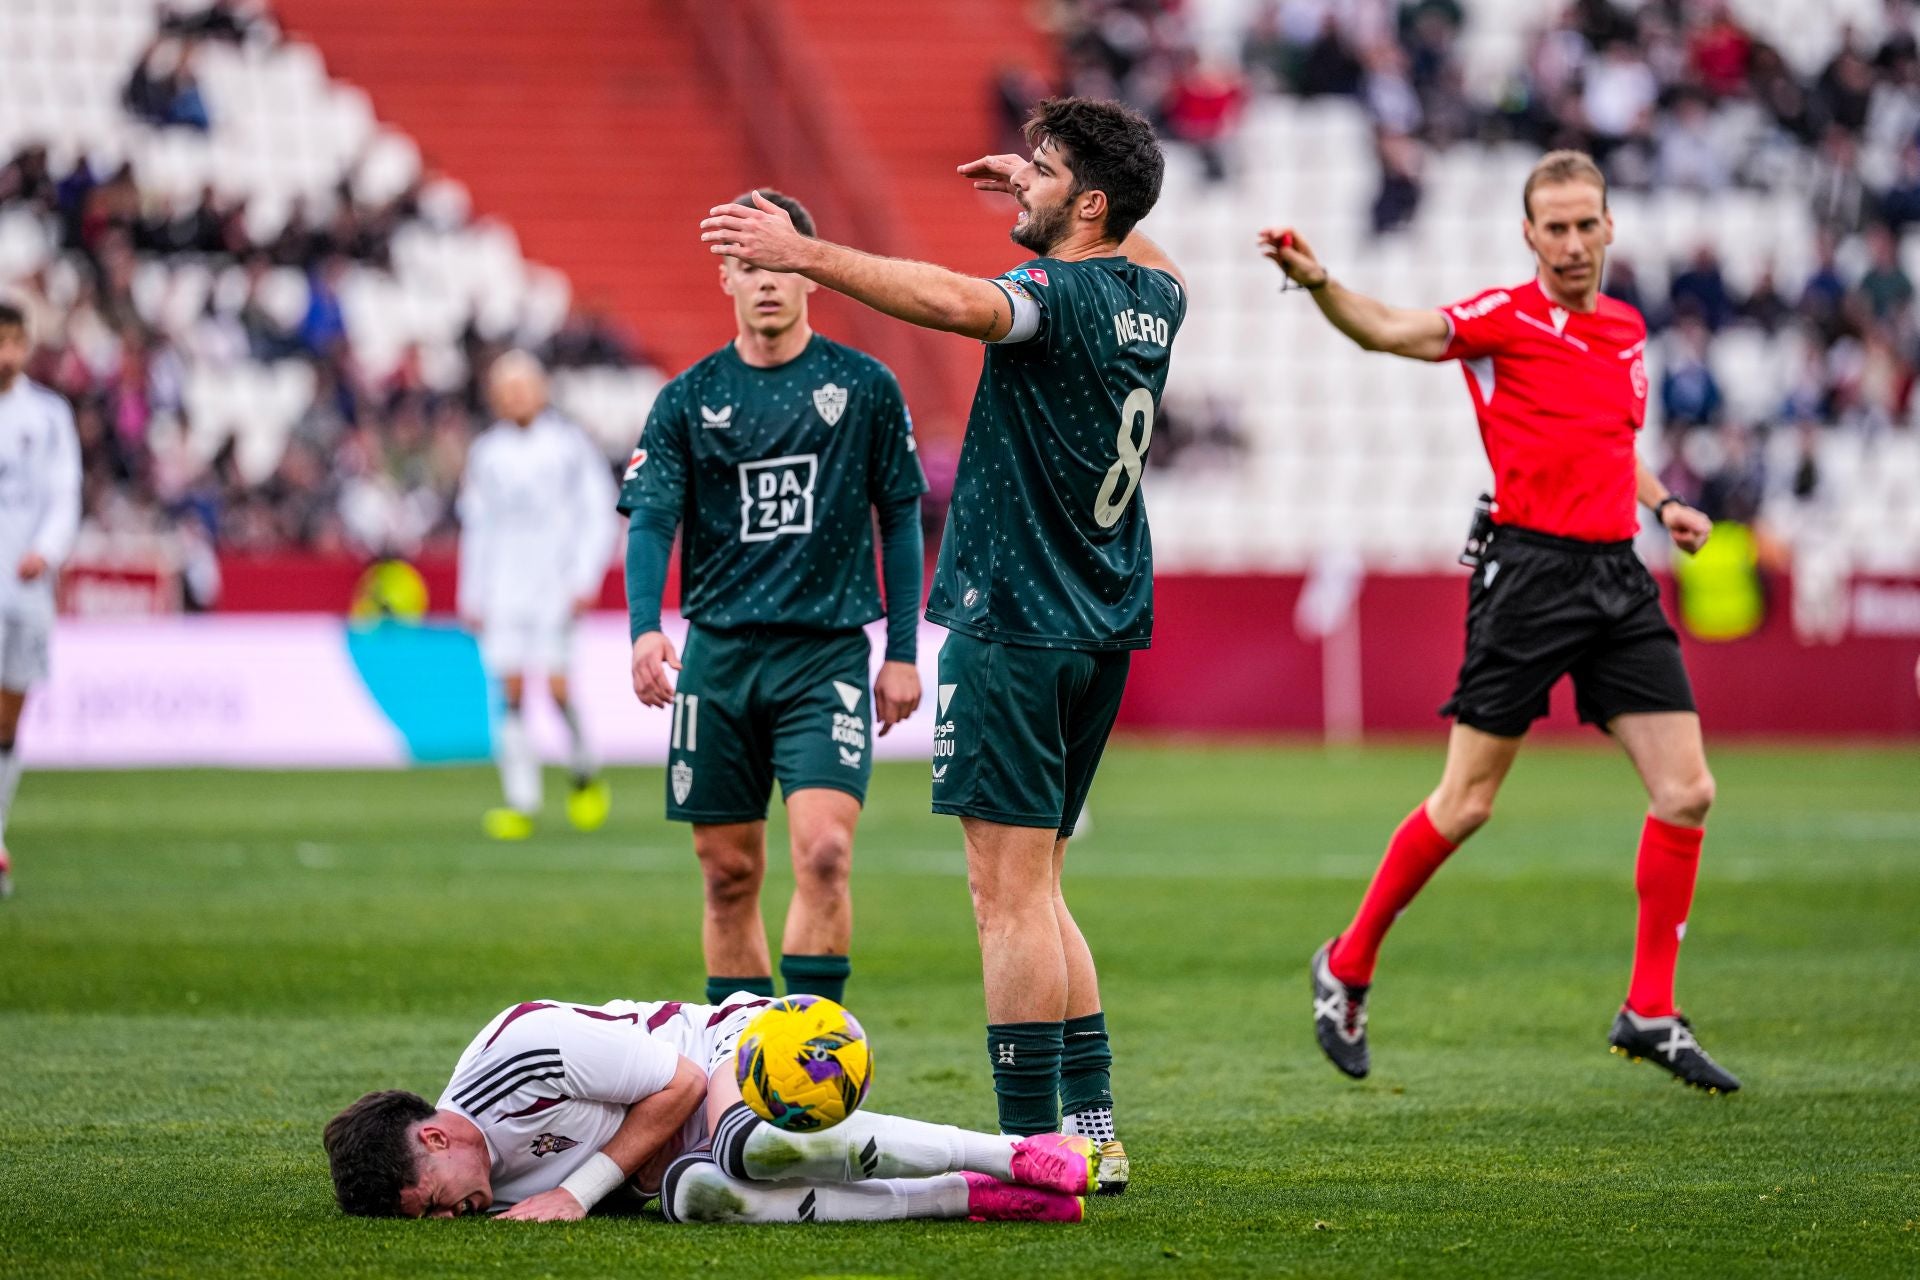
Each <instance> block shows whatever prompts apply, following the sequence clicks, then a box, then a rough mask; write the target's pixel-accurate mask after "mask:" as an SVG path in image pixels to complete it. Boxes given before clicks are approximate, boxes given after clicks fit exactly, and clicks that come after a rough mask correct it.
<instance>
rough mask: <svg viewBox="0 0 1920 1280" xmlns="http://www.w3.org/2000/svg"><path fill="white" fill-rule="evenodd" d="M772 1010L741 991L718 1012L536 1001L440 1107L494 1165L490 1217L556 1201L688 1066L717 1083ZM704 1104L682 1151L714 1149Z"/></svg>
mask: <svg viewBox="0 0 1920 1280" xmlns="http://www.w3.org/2000/svg"><path fill="white" fill-rule="evenodd" d="M771 1003H772V1001H770V1000H768V999H766V998H764V997H761V996H755V995H751V994H749V993H747V992H744V991H743V992H738V993H736V994H735V995H732V996H729V997H728V999H727V1003H726V1004H724V1005H720V1006H714V1005H704V1004H683V1003H681V1002H680V1001H677V1000H669V1001H665V1002H662V1003H658V1004H640V1003H636V1002H634V1001H632V1000H615V1001H613V1002H611V1003H609V1004H602V1005H583V1004H574V1003H571V1002H568V1001H564V1000H529V1001H526V1002H524V1003H521V1004H517V1005H514V1006H513V1007H512V1008H510V1009H504V1010H502V1011H501V1012H500V1014H499V1015H498V1016H497V1017H495V1018H494V1019H493V1020H492V1021H490V1022H489V1023H487V1025H486V1027H485V1028H483V1029H482V1030H481V1032H480V1034H479V1035H477V1036H475V1037H474V1040H473V1043H472V1044H470V1045H468V1046H467V1051H466V1052H465V1053H463V1054H461V1055H460V1061H459V1063H458V1065H456V1066H455V1067H454V1069H453V1079H452V1080H450V1081H449V1082H448V1083H447V1087H446V1090H445V1091H444V1092H443V1093H442V1094H441V1095H440V1101H439V1103H438V1104H437V1105H438V1106H440V1107H441V1108H443V1109H445V1110H448V1111H455V1112H458V1113H459V1114H461V1115H463V1116H465V1117H466V1118H467V1119H469V1120H471V1121H472V1122H473V1123H474V1125H475V1126H476V1127H478V1128H479V1130H480V1132H481V1133H482V1134H483V1135H485V1137H486V1141H487V1155H488V1157H489V1158H490V1160H491V1161H492V1165H493V1208H494V1210H496V1211H498V1210H502V1209H507V1208H510V1207H512V1206H513V1205H514V1204H516V1203H518V1202H519V1201H521V1200H525V1199H526V1198H527V1197H529V1196H533V1195H537V1194H539V1193H540V1192H542V1191H550V1190H552V1189H553V1188H555V1187H557V1186H559V1185H560V1184H561V1183H562V1182H564V1181H565V1180H566V1178H567V1176H568V1175H569V1174H571V1173H572V1172H573V1171H574V1170H576V1169H578V1168H579V1167H580V1166H581V1165H583V1164H585V1163H586V1162H587V1160H588V1159H589V1158H591V1157H592V1156H593V1155H594V1153H596V1152H597V1151H599V1150H600V1148H601V1147H603V1146H605V1145H606V1144H607V1141H608V1140H609V1139H610V1138H612V1137H613V1134H614V1131H615V1130H617V1129H618V1128H619V1127H620V1123H621V1121H622V1120H624V1119H625V1118H626V1115H627V1109H628V1108H629V1107H631V1106H632V1105H633V1104H634V1103H636V1102H638V1101H640V1100H641V1099H642V1098H645V1097H647V1096H648V1095H650V1094H654V1093H658V1092H660V1091H661V1090H662V1089H665V1088H666V1087H667V1086H668V1085H669V1084H671V1083H672V1082H673V1076H674V1072H675V1071H676V1070H677V1069H678V1068H679V1065H680V1059H681V1058H689V1059H691V1060H692V1061H693V1062H694V1064H695V1065H696V1066H698V1067H700V1068H701V1069H702V1070H703V1071H706V1072H708V1073H711V1072H712V1070H713V1068H714V1067H715V1066H717V1065H719V1064H720V1063H723V1062H725V1061H726V1060H727V1058H728V1057H729V1056H730V1055H731V1054H732V1053H733V1049H734V1045H735V1043H736V1042H737V1041H738V1040H739V1038H740V1033H741V1032H742V1031H744V1030H745V1029H746V1026H747V1024H748V1023H749V1022H751V1021H752V1020H753V1017H754V1015H755V1014H757V1013H759V1011H760V1010H761V1009H763V1008H765V1007H766V1006H767V1005H768V1004H771ZM709 1136H710V1135H709V1134H708V1132H707V1116H706V1108H705V1107H704V1106H701V1107H697V1108H695V1110H694V1113H693V1116H692V1118H691V1119H689V1120H688V1121H687V1124H686V1126H685V1128H683V1129H682V1130H681V1132H680V1150H682V1151H692V1150H695V1149H697V1148H699V1147H701V1146H704V1145H705V1144H706V1143H707V1141H708V1139H709Z"/></svg>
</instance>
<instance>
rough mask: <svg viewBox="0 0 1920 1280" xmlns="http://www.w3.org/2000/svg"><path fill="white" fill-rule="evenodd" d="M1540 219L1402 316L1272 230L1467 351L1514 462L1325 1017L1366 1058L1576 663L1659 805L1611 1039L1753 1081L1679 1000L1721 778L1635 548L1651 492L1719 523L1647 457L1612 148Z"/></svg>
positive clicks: (1376, 313)
mask: <svg viewBox="0 0 1920 1280" xmlns="http://www.w3.org/2000/svg"><path fill="white" fill-rule="evenodd" d="M1522 202H1523V205H1524V208H1525V210H1526V219H1525V221H1524V222H1523V223H1522V226H1521V231H1522V234H1523V235H1524V236H1525V237H1526V241H1527V246H1528V247H1529V248H1530V249H1532V250H1533V255H1534V258H1535V260H1536V262H1537V263H1538V270H1537V272H1536V274H1535V276H1534V278H1533V279H1531V280H1528V281H1526V282H1525V283H1524V284H1516V285H1510V286H1508V287H1506V288H1503V289H1493V290H1489V291H1487V292H1485V293H1482V294H1480V295H1478V296H1476V297H1473V298H1469V299H1467V300H1466V301H1464V302H1461V303H1458V304H1456V305H1454V306H1450V307H1444V308H1441V309H1439V310H1403V309H1401V308H1398V307H1390V306H1387V305H1386V304H1384V303H1381V302H1377V301H1375V300H1374V299H1372V298H1367V297H1363V296H1361V295H1360V294H1357V293H1355V292H1353V291H1352V290H1350V289H1347V288H1344V287H1342V286H1341V285H1340V283H1339V282H1338V281H1336V280H1334V279H1333V278H1332V277H1331V276H1329V275H1328V274H1327V269H1326V268H1325V267H1324V266H1322V265H1321V264H1320V262H1319V260H1318V259H1316V258H1315V257H1314V254H1313V250H1312V249H1310V248H1309V247H1308V246H1307V243H1306V241H1304V240H1303V239H1301V237H1300V235H1299V233H1298V232H1296V231H1294V230H1293V229H1292V228H1288V227H1275V228H1271V229H1269V230H1266V231H1263V232H1262V233H1261V235H1260V239H1261V242H1262V247H1263V251H1264V252H1265V253H1266V255H1267V256H1268V257H1269V258H1271V259H1272V260H1273V261H1274V262H1275V263H1276V264H1278V265H1279V267H1280V269H1281V270H1282V271H1284V272H1285V273H1286V274H1287V276H1288V277H1289V278H1290V279H1292V280H1293V281H1294V283H1296V284H1298V285H1300V286H1301V287H1303V288H1305V289H1306V290H1307V291H1308V292H1309V293H1311V294H1312V295H1313V300H1314V301H1315V302H1316V303H1318V304H1319V306H1320V311H1321V313H1322V314H1323V315H1325V316H1326V318H1327V319H1328V320H1329V321H1331V322H1332V324H1333V325H1334V327H1335V328H1337V329H1339V330H1340V331H1341V332H1342V333H1344V334H1346V335H1347V336H1348V337H1350V338H1352V339H1353V340H1354V341H1355V342H1357V343H1359V344H1360V345H1361V346H1362V347H1364V348H1366V349H1367V350H1369V351H1388V352H1391V353H1393V354H1394V355H1399V356H1407V357H1410V358H1412V359H1415V360H1458V361H1460V363H1461V366H1462V368H1463V369H1464V371H1465V373H1466V381H1467V390H1468V392H1469V393H1470V394H1471V395H1472V396H1473V406H1474V410H1475V411H1476V413H1477V414H1478V415H1479V419H1480V436H1481V439H1482V441H1483V442H1484V443H1485V445H1486V450H1487V458H1488V461H1490V462H1491V463H1492V464H1493V484H1494V503H1493V509H1492V513H1491V514H1492V522H1491V530H1490V532H1489V533H1488V534H1487V536H1486V537H1485V538H1484V540H1483V541H1484V545H1483V546H1482V548H1481V550H1480V553H1479V556H1478V563H1477V564H1476V565H1475V567H1474V573H1473V578H1472V581H1471V585H1470V587H1469V595H1468V603H1467V651H1466V659H1465V661H1463V662H1462V663H1461V666H1460V678H1459V683H1458V685H1457V686H1456V687H1455V689H1454V692H1453V697H1452V698H1451V699H1450V700H1449V701H1448V702H1447V704H1446V706H1445V707H1443V708H1442V709H1441V714H1442V715H1446V716H1451V717H1452V718H1453V722H1454V723H1453V732H1452V735H1451V737H1450V738H1449V739H1448V742H1447V763H1446V769H1445V771H1444V772H1443V773H1442V775H1441V778H1440V785H1439V786H1438V787H1436V788H1435V789H1434V791H1433V794H1432V795H1430V796H1428V797H1427V799H1426V802H1425V803H1423V804H1422V805H1420V806H1419V807H1418V808H1416V809H1415V810H1414V811H1413V812H1412V813H1411V814H1409V815H1408V816H1407V819H1406V821H1404V822H1402V823H1401V824H1400V828H1399V830H1397V831H1395V832H1394V833H1393V839H1392V842H1391V843H1389V844H1388V846H1387V853H1386V857H1385V858H1384V859H1383V860H1382V861H1381V863H1380V869H1379V870H1378V871H1376V872H1375V873H1374V877H1373V883H1372V884H1371V885H1370V886H1368V888H1367V893H1366V896H1365V897H1364V898H1363V899H1361V902H1360V909H1359V911H1358V913H1357V914H1356V915H1355V916H1354V918H1353V923H1351V924H1350V925H1348V926H1347V927H1346V929H1345V930H1344V931H1343V932H1342V933H1341V934H1340V935H1339V936H1338V937H1336V938H1335V939H1333V940H1332V941H1331V942H1329V943H1328V944H1327V945H1326V946H1324V947H1322V948H1321V949H1320V951H1319V952H1318V953H1317V954H1316V955H1315V956H1314V958H1313V994H1314V1032H1315V1034H1316V1036H1317V1037H1318V1038H1319V1041H1320V1047H1321V1049H1322V1050H1324V1051H1325V1052H1326V1055H1327V1057H1328V1058H1330V1059H1332V1061H1333V1064H1334V1065H1335V1066H1336V1067H1338V1068H1340V1070H1342V1071H1344V1072H1346V1073H1347V1074H1348V1075H1350V1076H1353V1077H1355V1078H1359V1077H1361V1076H1364V1075H1366V1074H1367V1070H1368V1067H1369V1065H1370V1060H1369V1056H1368V1052H1367V995H1368V990H1369V987H1370V985H1371V983H1372V981H1373V966H1374V959H1375V956H1376V955H1377V954H1378V952H1379V950H1380V943H1381V941H1382V939H1384V938H1385V937H1386V934H1387V930H1388V929H1389V928H1390V927H1392V924H1393V921H1394V918H1395V917H1396V916H1398V915H1399V914H1400V912H1401V911H1402V910H1404V909H1405V908H1406V906H1407V904H1408V903H1410V902H1411V901H1413V898H1414V895H1416V894H1417V893H1419V892H1420V889H1421V887H1422V886H1424V885H1425V884H1426V882H1427V880H1428V878H1429V877H1431V876H1432V875H1433V873H1434V872H1435V871H1436V870H1437V869H1438V868H1439V866H1440V864H1441V863H1442V862H1445V861H1446V859H1447V855H1449V854H1451V853H1452V852H1453V851H1454V850H1455V849H1456V848H1458V847H1459V846H1460V844H1461V843H1462V842H1463V841H1464V840H1466V838H1467V837H1468V836H1470V835H1472V834H1473V833H1474V832H1475V831H1477V830H1479V829H1480V827H1481V826H1482V825H1483V824H1484V823H1485V822H1486V821H1487V819H1488V817H1490V816H1491V815H1492V813H1493V800H1494V796H1495V795H1497V794H1498V793H1499V790H1500V783H1501V782H1502V780H1504V779H1505V778H1506V776H1507V770H1508V769H1509V768H1510V767H1511V766H1512V764H1513V759H1514V756H1516V755H1517V754H1518V753H1519V751H1520V743H1521V741H1522V739H1523V738H1524V737H1525V735H1526V732H1527V729H1528V727H1529V726H1530V725H1531V724H1532V723H1533V722H1534V721H1535V720H1537V719H1539V718H1540V717H1541V716H1544V715H1546V714H1547V694H1548V691H1549V690H1550V689H1551V688H1552V687H1553V685H1554V684H1555V683H1556V682H1557V681H1558V680H1559V679H1560V677H1561V676H1564V675H1571V676H1572V677H1573V687H1574V696H1575V704H1576V706H1577V707H1578V710H1579V713H1580V718H1581V720H1583V721H1585V722H1587V723H1589V724H1595V725H1599V726H1600V727H1601V728H1603V729H1604V730H1606V732H1608V733H1610V734H1612V735H1613V737H1614V739H1615V740H1616V741H1617V742H1619V743H1620V745H1621V746H1622V747H1624V748H1625V749H1626V752H1627V756H1628V758H1630V759H1631V760H1632V761H1633V766H1634V768H1635V769H1636V770H1638V771H1639V774H1640V779H1641V781H1642V782H1643V783H1644V784H1645V785H1646V788H1647V795H1648V797H1649V799H1650V801H1651V803H1650V804H1649V806H1648V813H1647V820H1646V826H1645V828H1644V829H1643V830H1642V832H1641V835H1640V855H1639V863H1638V866H1637V868H1636V871H1635V875H1634V884H1635V887H1636V889H1637V890H1638V892H1639V898H1640V922H1639V929H1638V934H1637V937H1636V942H1635V947H1634V958H1633V979H1632V983H1631V985H1630V986H1629V987H1628V990H1627V998H1626V1003H1625V1004H1624V1005H1623V1006H1622V1007H1621V1009H1620V1013H1619V1016H1618V1017H1616V1018H1615V1019H1614V1023H1613V1030H1612V1032H1611V1034H1610V1035H1609V1036H1608V1040H1609V1042H1610V1043H1611V1045H1612V1047H1613V1049H1614V1051H1615V1052H1618V1053H1624V1054H1626V1055H1627V1056H1629V1057H1632V1058H1634V1059H1642V1058H1644V1059H1646V1060H1647V1061H1649V1062H1653V1063H1656V1064H1658V1065H1659V1066H1661V1067H1664V1068H1665V1069H1666V1070H1668V1071H1670V1072H1672V1073H1673V1074H1674V1075H1676V1076H1678V1077H1679V1078H1680V1079H1682V1080H1684V1081H1686V1082H1687V1083H1688V1084H1690V1085H1694V1086H1697V1087H1699V1088H1702V1089H1706V1090H1709V1091H1712V1092H1719V1093H1731V1092H1733V1091H1734V1090H1735V1089H1738V1088H1739V1087H1740V1082H1739V1081H1738V1080H1736V1079H1735V1078H1734V1077H1733V1076H1732V1075H1730V1074H1729V1073H1728V1072H1726V1071H1725V1070H1724V1069H1722V1068H1721V1067H1720V1066H1719V1065H1718V1064H1717V1063H1715V1062H1714V1061H1713V1059H1712V1058H1710V1057H1708V1056H1707V1053H1706V1051H1705V1050H1704V1049H1702V1048H1701V1047H1700V1044H1699V1042H1698V1041H1697V1040H1696V1039H1695V1038H1694V1034H1693V1029H1692V1026H1691V1024H1690V1023H1689V1022H1688V1021H1687V1019H1686V1018H1685V1017H1683V1016H1681V1014H1680V1011H1679V1009H1678V1008H1676V1007H1675V1005H1674V1001H1673V970H1674V962H1675V960H1676V959H1677V958H1678V955H1679V951H1680V939H1681V938H1682V937H1683V936H1684V935H1685V933H1686V927H1687V910H1688V907H1689V905H1690V904H1691V903H1692V901H1693V885H1694V875H1695V872H1696V871H1697V870H1698V867H1699V861H1700V842H1701V837H1702V836H1704V835H1705V831H1704V829H1703V827H1704V824H1705V822H1706V818H1707V809H1708V807H1709V806H1711V805H1712V803H1713V775H1712V774H1710V773H1709V772H1708V771H1707V758H1706V750H1705V748H1704V746H1703V745H1702V743H1701V738H1700V717H1699V715H1698V714H1697V713H1696V712H1695V710H1694V704H1693V690H1692V687H1691V685H1690V684H1689V683H1688V681H1687V672H1686V667H1685V666H1684V665H1683V664H1682V662H1681V658H1680V642H1679V639H1678V638H1677V637H1676V636H1675V635H1674V632H1673V628H1672V627H1671V626H1669V625H1668V624H1667V620H1666V617H1665V616H1664V615H1663V614H1662V613H1661V610H1660V592H1659V588H1658V587H1657V586H1656V585H1655V583H1654V580H1653V577H1652V575H1651V574H1649V573H1648V572H1647V569H1646V566H1645V565H1643V564H1641V563H1640V559H1639V557H1637V556H1636V555H1634V553H1633V536H1634V534H1635V533H1636V532H1637V531H1638V529H1639V514H1638V512H1637V511H1636V510H1635V509H1634V503H1635V501H1636V500H1638V501H1639V502H1640V503H1643V504H1645V505H1646V506H1647V507H1648V508H1649V509H1650V510H1651V511H1653V513H1654V515H1655V518H1657V519H1658V520H1659V521H1660V523H1661V524H1662V525H1664V526H1665V527H1666V529H1667V531H1668V533H1669V534H1671V535H1672V537H1673V541H1674V543H1675V544H1676V545H1677V546H1679V547H1681V548H1682V549H1684V550H1687V551H1696V550H1698V549H1699V548H1700V546H1701V545H1702V544H1703V543H1705V542H1706V540H1707V534H1708V533H1709V532H1710V530H1711V528H1712V524H1711V522H1710V521H1709V520H1708V519H1707V517H1706V516H1704V515H1702V514H1701V513H1700V512H1698V511H1695V510H1694V509H1693V508H1691V507H1689V506H1687V505H1686V504H1685V503H1683V502H1681V501H1680V499H1678V498H1676V497H1674V496H1673V495H1672V494H1670V493H1668V492H1667V491H1666V489H1665V488H1664V487H1663V486H1662V485H1661V483H1660V481H1659V480H1658V479H1657V478H1656V477H1655V476H1654V475H1653V473H1652V472H1650V471H1648V470H1647V468H1646V467H1645V466H1643V465H1641V463H1640V461H1639V459H1638V456H1637V455H1636V454H1635V452H1634V436H1635V433H1636V432H1637V431H1638V430H1639V429H1640V426H1641V424H1642V422H1644V421H1645V418H1646V408H1647V368H1646V360H1645V353H1646V344H1647V325H1646V321H1645V320H1644V319H1643V318H1642V317H1641V315H1640V313H1639V312H1638V311H1635V310H1634V309H1633V308H1632V307H1629V306H1627V305H1626V304H1624V303H1621V302H1618V301H1616V300H1614V299H1612V298H1608V297H1604V296H1602V294H1601V292H1600V278H1601V272H1602V269H1603V268H1604V266H1605V265H1606V254H1607V246H1608V245H1609V244H1611V243H1612V242H1613V217H1612V215H1611V214H1610V213H1608V212H1607V183H1606V178H1605V176H1604V175H1602V174H1601V172H1600V169H1599V167H1598V166H1596V165H1595V164H1594V162H1593V160H1592V159H1591V158H1589V157H1588V156H1586V155H1584V154H1582V153H1580V152H1577V151H1555V152H1552V153H1550V154H1549V155H1547V156H1545V157H1544V158H1542V159H1541V161H1540V163H1539V164H1537V165H1536V166H1534V169H1533V172H1532V173H1531V174H1530V175H1529V176H1528V178H1527V185H1526V191H1525V194H1524V196H1523V197H1522Z"/></svg>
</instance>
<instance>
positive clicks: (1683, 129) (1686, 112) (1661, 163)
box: [1655, 93, 1733, 193]
mask: <svg viewBox="0 0 1920 1280" xmlns="http://www.w3.org/2000/svg"><path fill="white" fill-rule="evenodd" d="M1659 139H1660V142H1659V146H1660V150H1659V159H1658V161H1657V163H1656V166H1655V167H1656V171H1657V173H1658V175H1659V180H1660V184H1661V185H1662V186H1664V187H1668V188H1679V189H1681V190H1685V191H1700V192H1706V193H1711V192H1715V191H1719V190H1721V189H1723V188H1725V187H1726V186H1728V185H1729V184H1731V183H1732V181H1733V171H1732V168H1731V166H1730V165H1729V163H1728V159H1727V155H1726V149H1725V148H1724V147H1722V146H1721V145H1720V143H1719V141H1718V140H1717V139H1715V138H1714V136H1713V114H1712V112H1711V111H1710V110H1709V109H1708V107H1707V103H1706V100H1705V99H1704V98H1702V97H1701V96H1700V95H1698V94H1695V93H1682V94H1680V95H1678V97H1677V98H1676V100H1675V102H1674V108H1673V111H1672V114H1671V115H1669V116H1668V118H1667V119H1666V121H1665V122H1664V123H1662V124H1661V126H1660V130H1659Z"/></svg>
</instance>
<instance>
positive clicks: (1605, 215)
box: [1600, 209, 1613, 244]
mask: <svg viewBox="0 0 1920 1280" xmlns="http://www.w3.org/2000/svg"><path fill="white" fill-rule="evenodd" d="M1600 217H1601V219H1602V220H1603V221H1605V222H1606V224H1607V238H1606V240H1605V241H1604V242H1603V243H1605V244H1612V243H1613V210H1611V209H1602V210H1601V211H1600Z"/></svg>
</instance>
